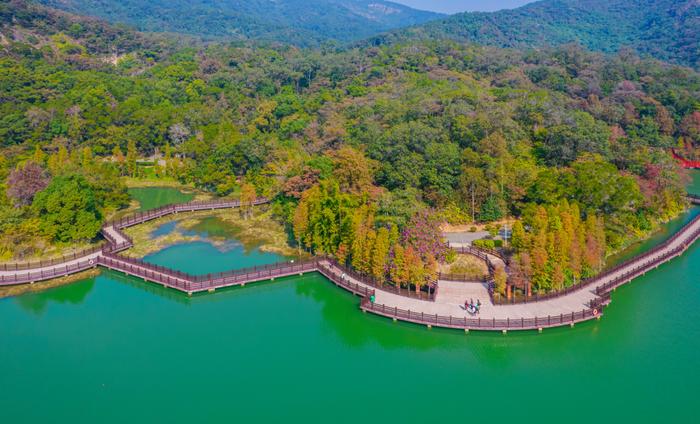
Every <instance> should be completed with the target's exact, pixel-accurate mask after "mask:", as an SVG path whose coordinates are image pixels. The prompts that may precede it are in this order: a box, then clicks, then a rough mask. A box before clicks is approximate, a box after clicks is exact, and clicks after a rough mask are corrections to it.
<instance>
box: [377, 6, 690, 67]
mask: <svg viewBox="0 0 700 424" xmlns="http://www.w3.org/2000/svg"><path fill="white" fill-rule="evenodd" d="M417 38H420V39H425V38H438V39H439V38H449V39H453V40H457V41H469V42H474V43H478V44H487V45H494V46H499V47H513V48H523V47H539V46H546V45H560V44H565V43H570V42H578V43H580V44H581V45H583V46H585V47H587V48H589V49H591V50H598V51H604V52H613V51H617V50H619V49H620V48H621V47H630V48H632V49H634V50H636V51H637V52H638V53H640V54H642V55H650V56H653V57H656V58H658V59H661V60H665V61H669V62H675V63H679V64H683V65H687V66H691V67H694V68H696V69H698V68H700V0H543V1H538V2H535V3H530V4H528V5H525V6H523V7H520V8H517V9H512V10H502V11H499V12H493V13H460V14H456V15H452V16H449V17H447V18H444V19H440V20H436V21H433V22H428V23H426V24H423V25H419V26H416V27H412V28H407V29H401V30H396V31H393V32H392V33H390V34H386V35H380V36H377V37H375V38H374V39H373V40H372V41H373V42H375V43H381V42H391V41H396V40H399V41H406V40H411V39H417Z"/></svg>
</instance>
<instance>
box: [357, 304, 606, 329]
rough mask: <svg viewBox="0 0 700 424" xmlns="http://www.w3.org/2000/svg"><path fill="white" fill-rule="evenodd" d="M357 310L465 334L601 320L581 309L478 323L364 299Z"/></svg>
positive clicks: (478, 320) (597, 311) (595, 311)
mask: <svg viewBox="0 0 700 424" xmlns="http://www.w3.org/2000/svg"><path fill="white" fill-rule="evenodd" d="M360 308H362V310H364V311H367V312H371V313H374V314H377V315H382V316H385V317H388V318H395V319H399V320H402V321H408V322H413V323H416V324H422V325H428V326H435V327H444V328H459V329H465V330H537V329H542V328H548V327H558V326H562V325H567V324H575V323H578V322H582V321H587V320H590V319H593V318H597V317H599V316H601V313H602V310H601V309H598V308H589V309H582V310H580V311H577V312H571V313H570V314H560V315H548V316H546V317H535V318H519V319H511V318H506V319H496V318H491V319H481V318H467V317H455V316H452V315H449V316H445V315H438V314H426V313H423V312H415V311H411V310H406V309H400V308H397V307H390V306H386V305H379V304H376V303H372V302H370V301H369V300H368V299H366V298H365V299H363V300H362V303H361V304H360Z"/></svg>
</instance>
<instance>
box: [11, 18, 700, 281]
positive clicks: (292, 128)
mask: <svg viewBox="0 0 700 424" xmlns="http://www.w3.org/2000/svg"><path fill="white" fill-rule="evenodd" d="M42 10H43V9H40V10H38V11H34V12H33V11H32V9H21V10H18V9H8V8H4V9H2V12H1V14H0V15H1V16H3V27H2V34H3V38H2V46H1V48H2V50H1V52H0V99H1V100H2V101H0V149H1V153H2V154H1V155H0V181H2V182H3V187H2V189H0V256H2V257H4V258H7V257H11V256H21V255H22V254H26V253H28V252H32V251H34V250H35V249H41V248H42V246H46V245H49V244H54V245H56V244H58V245H61V244H65V243H74V242H78V241H85V240H90V239H92V238H93V237H95V236H96V234H97V229H98V228H99V223H100V222H101V220H102V219H104V217H105V216H107V215H109V214H110V213H111V212H113V211H114V210H115V209H118V208H120V207H123V206H124V205H125V202H126V196H125V193H124V185H123V182H122V179H121V178H120V177H121V176H136V177H138V176H139V172H140V171H139V167H138V166H137V165H136V160H137V158H139V157H146V156H151V155H153V154H155V153H158V154H159V157H160V158H162V161H163V162H162V163H163V165H158V166H157V167H156V176H157V177H159V178H161V177H162V178H165V177H168V178H174V179H177V180H179V181H181V182H183V183H191V184H194V185H195V186H197V187H199V188H201V189H203V190H207V191H211V192H213V193H216V194H219V195H222V196H228V195H237V194H238V193H239V192H240V191H241V189H242V187H244V188H245V190H251V189H252V190H255V191H256V193H257V194H258V195H260V196H267V197H269V198H271V199H274V210H275V213H276V216H277V217H278V219H280V220H281V221H282V222H284V223H285V224H286V225H287V228H288V229H289V234H290V239H293V240H294V242H295V243H298V244H299V245H300V247H303V248H304V249H307V250H311V251H314V252H317V253H326V254H333V255H336V257H338V258H339V259H340V260H341V261H348V263H351V264H352V265H353V266H354V267H355V268H356V269H358V270H360V271H363V272H366V273H370V274H373V275H375V276H378V278H382V277H387V278H391V279H393V280H394V281H398V282H399V283H400V284H403V283H406V282H410V283H411V284H415V285H418V284H419V283H421V284H422V283H423V282H425V281H426V279H427V278H428V277H427V275H428V274H429V273H428V270H434V269H435V268H434V266H433V264H434V263H435V261H438V260H442V259H445V257H444V255H445V253H446V252H445V251H444V247H443V246H441V245H440V243H437V244H436V240H438V239H439V224H440V223H442V222H445V221H447V222H452V223H471V222H487V223H488V222H493V221H497V220H499V219H502V218H504V217H506V216H512V217H515V218H519V221H518V222H519V223H518V225H517V226H516V228H514V234H513V243H514V247H515V248H516V251H515V255H514V258H513V261H514V263H513V264H514V265H513V266H514V272H517V273H519V275H522V276H524V278H531V279H532V280H533V281H534V287H535V289H536V290H539V291H547V290H550V289H552V288H559V287H562V286H565V285H569V284H572V283H573V282H574V281H577V280H578V279H580V278H583V277H585V276H587V275H591V274H593V273H595V272H596V271H597V270H598V269H600V267H601V266H602V262H603V258H604V256H605V254H606V253H609V252H611V251H613V250H614V249H617V248H619V247H620V246H622V245H624V243H626V242H628V241H629V240H630V239H632V238H634V237H636V236H639V235H643V234H645V233H646V232H648V231H649V230H651V229H652V228H654V226H655V225H656V224H657V223H658V222H659V221H661V220H665V219H668V218H670V217H672V216H674V215H676V214H677V213H678V212H679V211H680V210H682V209H683V208H684V206H685V200H684V190H683V184H682V180H681V177H682V176H681V174H680V172H679V169H678V166H677V165H676V163H675V162H674V160H673V159H672V157H671V155H670V149H671V148H672V147H676V146H679V145H680V144H684V145H685V146H686V148H687V149H688V151H693V150H694V149H695V148H697V146H699V145H700V138H699V137H700V131H697V129H698V128H700V121H698V116H700V113H699V111H700V100H699V99H700V76H699V75H698V74H697V73H695V72H693V71H691V70H689V69H688V68H682V67H675V66H671V65H667V64H663V63H660V62H657V61H653V60H642V59H639V58H638V57H636V56H634V55H632V54H631V53H629V52H625V53H622V54H621V55H614V56H605V55H602V54H597V53H590V52H587V51H585V50H582V49H581V48H578V47H573V46H564V47H560V48H554V49H543V50H539V51H527V52H518V51H515V50H505V49H498V48H493V47H479V46H474V45H465V44H457V43H453V42H429V41H425V42H421V43H409V44H393V45H390V46H379V47H366V48H361V49H348V50H343V51H339V52H327V51H320V50H300V49H297V48H294V47H275V48H270V47H260V46H254V45H243V46H232V45H228V44H212V45H208V46H196V47H189V48H178V47H177V46H176V45H175V44H160V43H157V42H152V41H150V39H149V38H144V36H142V35H139V34H136V33H130V32H128V31H126V30H123V29H116V28H113V27H109V26H100V25H104V24H98V23H94V25H97V26H94V27H91V28H93V29H92V30H91V31H89V33H86V32H84V31H81V30H80V28H83V25H88V24H89V23H86V22H85V21H83V20H81V19H77V18H71V17H69V16H63V17H62V18H60V19H58V20H56V19H55V18H51V17H47V15H46V14H45V11H42ZM18 13H29V15H28V16H25V18H23V19H15V18H13V16H16V15H17V14H18ZM89 22H92V21H89ZM90 25H93V24H90ZM100 31H101V33H104V34H115V35H114V37H115V38H116V39H117V40H127V41H123V42H120V44H118V45H122V46H123V47H122V48H120V54H119V55H118V57H116V58H115V57H114V55H113V54H112V51H111V49H110V48H104V47H101V46H102V43H101V42H100V41H99V40H100V36H99V35H95V34H96V33H97V32H100ZM106 45H112V44H111V43H107V44H106ZM77 211H80V212H77ZM436 234H438V236H437V237H436ZM572 252H573V253H572ZM402 264H410V266H408V265H406V266H403V265H402ZM392 270H393V271H392ZM406 270H410V272H409V271H406ZM392 272H393V273H394V274H392ZM406 273H408V274H406Z"/></svg>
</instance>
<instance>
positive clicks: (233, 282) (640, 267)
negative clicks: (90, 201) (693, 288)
mask: <svg viewBox="0 0 700 424" xmlns="http://www.w3.org/2000/svg"><path fill="white" fill-rule="evenodd" d="M691 201H693V202H694V203H697V204H700V198H697V197H691ZM264 203H267V199H257V200H256V201H255V202H253V203H252V204H251V206H252V205H261V204H264ZM240 206H241V203H240V202H239V201H212V202H190V203H184V204H176V205H168V206H164V207H162V208H158V209H154V210H151V211H147V212H142V213H138V214H135V215H132V216H129V217H126V218H123V219H120V220H116V221H111V222H108V223H107V224H105V226H104V227H103V228H102V234H103V235H104V237H105V239H106V243H104V244H103V245H100V246H97V247H95V248H93V249H89V250H86V251H83V252H79V253H76V254H73V255H70V256H67V257H64V258H61V259H57V260H51V261H41V262H35V263H28V264H9V265H0V286H2V285H13V284H24V283H33V282H36V281H41V280H47V279H51V278H56V277H61V276H65V275H69V274H74V273H77V272H80V271H83V270H87V269H90V268H94V267H96V266H103V267H106V268H110V269H113V270H116V271H119V272H123V273H125V274H128V275H132V276H135V277H138V278H142V279H144V280H145V281H150V282H152V283H156V284H160V285H162V286H164V287H168V288H171V289H174V290H178V291H181V292H184V293H187V294H189V295H192V294H194V293H198V292H211V291H215V290H217V289H220V288H225V287H232V286H244V285H245V284H248V283H252V282H256V281H263V280H271V279H275V278H281V277H286V276H293V275H300V274H304V273H308V272H319V273H321V274H322V275H324V276H325V277H326V278H327V279H329V280H330V281H332V282H333V283H335V284H336V285H337V286H339V287H342V288H344V289H345V290H348V291H350V292H351V293H354V294H356V295H359V296H361V297H363V300H362V301H361V304H360V308H361V309H362V310H363V311H365V312H370V313H374V314H377V315H381V316H385V317H389V318H392V319H394V320H402V321H407V322H412V323H416V324H422V325H426V326H428V327H432V326H436V327H446V328H459V329H464V330H471V329H474V330H498V331H508V330H533V329H539V330H541V329H543V328H548V327H557V326H562V325H574V324H576V323H578V322H582V321H586V320H590V319H594V318H600V316H601V315H602V311H603V307H604V306H605V305H607V303H608V302H609V298H610V297H609V293H610V291H611V290H613V289H615V288H616V287H618V286H620V285H622V284H625V283H627V282H629V281H631V280H632V279H634V278H636V277H637V276H639V275H642V274H644V273H646V272H648V271H649V270H651V269H653V268H655V267H658V266H659V265H661V264H663V263H664V262H667V261H669V260H671V259H672V258H674V257H676V256H678V255H681V254H682V253H683V252H684V251H685V250H686V249H687V248H688V247H689V246H690V245H691V244H692V243H693V242H695V240H697V238H698V237H699V236H700V215H699V216H697V217H696V218H694V219H693V220H692V221H691V222H690V223H689V224H687V225H686V226H684V227H683V228H682V229H681V230H680V231H678V232H677V233H676V234H674V236H673V237H671V238H670V239H669V240H667V241H666V242H664V243H663V244H661V245H659V246H657V247H656V248H654V249H652V250H650V251H648V252H645V253H644V254H642V255H639V256H638V257H635V258H633V259H631V260H629V261H627V262H625V263H623V264H620V265H618V266H617V267H615V268H613V269H611V270H608V271H606V272H605V273H603V274H601V275H598V276H597V277H595V278H594V279H591V280H587V281H586V282H584V283H583V284H580V285H577V286H576V287H574V288H570V289H567V290H566V291H564V292H561V293H557V294H555V295H553V296H552V297H550V298H542V299H537V300H538V301H536V302H533V301H531V302H529V303H527V304H518V305H495V304H492V303H491V302H488V303H486V304H484V305H483V307H482V311H481V313H480V315H479V316H475V317H472V316H469V315H468V314H467V313H466V312H465V311H464V310H463V308H462V304H461V303H463V301H464V299H460V300H459V301H455V299H454V297H452V298H450V297H449V296H447V295H445V294H441V292H440V291H439V290H438V291H437V292H432V293H430V294H427V293H415V292H412V291H410V290H405V289H400V288H396V287H393V286H387V285H385V284H384V283H383V282H381V281H375V280H372V279H369V278H367V277H366V276H362V275H360V274H357V273H355V272H354V271H352V270H350V269H348V268H345V267H343V266H341V265H339V264H338V263H336V262H335V261H334V260H333V259H331V258H327V257H315V258H312V259H309V260H305V261H299V262H296V263H295V262H292V261H289V262H280V263H276V264H271V265H264V266H257V267H251V268H244V269H237V270H232V271H228V272H223V273H216V274H207V275H190V274H187V273H183V272H179V271H176V270H173V269H169V268H165V267H161V266H158V265H154V264H149V263H146V262H144V261H141V260H138V259H133V258H128V257H125V256H121V255H119V252H120V251H122V250H125V249H128V248H129V247H131V246H132V245H133V241H132V240H131V239H130V238H129V237H128V236H127V235H126V234H125V233H124V232H123V231H122V229H123V228H126V227H129V226H132V225H137V224H140V223H143V222H146V221H150V220H153V219H157V218H160V217H163V216H166V215H170V214H177V213H180V212H192V211H201V210H214V209H223V208H238V207H240ZM470 252H471V251H470ZM465 253H467V252H465ZM471 253H472V254H474V255H476V256H479V257H482V258H483V259H484V260H485V261H487V263H488V264H489V265H490V268H492V267H493V264H492V263H491V261H492V259H493V258H492V257H491V256H490V255H489V254H488V252H481V251H476V252H471ZM447 283H449V282H445V284H447ZM438 286H439V284H438ZM484 300H486V299H484Z"/></svg>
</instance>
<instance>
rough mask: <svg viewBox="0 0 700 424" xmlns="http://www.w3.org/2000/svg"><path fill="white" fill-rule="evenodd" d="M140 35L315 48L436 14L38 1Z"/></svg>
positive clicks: (154, 0)
mask: <svg viewBox="0 0 700 424" xmlns="http://www.w3.org/2000/svg"><path fill="white" fill-rule="evenodd" d="M41 2H42V3H44V4H45V5H48V6H51V7H56V8H59V9H63V10H66V11H69V12H72V13H78V14H81V15H91V16H98V17H101V18H104V19H107V20H108V21H110V22H122V23H127V24H130V25H133V26H135V27H136V28H138V29H140V30H142V31H155V32H174V33H183V34H191V35H201V36H208V37H227V38H229V39H230V38H233V39H254V40H268V41H270V40H272V41H278V42H284V43H292V44H295V45H298V46H315V45H319V44H321V43H323V42H326V41H329V40H336V41H341V42H346V41H350V40H359V39H362V38H365V37H369V36H372V35H375V34H378V33H380V32H383V31H387V30H390V29H394V28H400V27H405V26H409V25H416V24H420V23H424V22H426V21H428V20H430V19H436V18H439V17H440V16H442V15H440V14H437V13H432V12H426V11H421V10H415V9H411V8H410V7H407V6H403V5H400V4H397V3H392V2H389V1H384V0H285V1H269V0H122V1H113V2H106V1H99V0H41Z"/></svg>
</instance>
